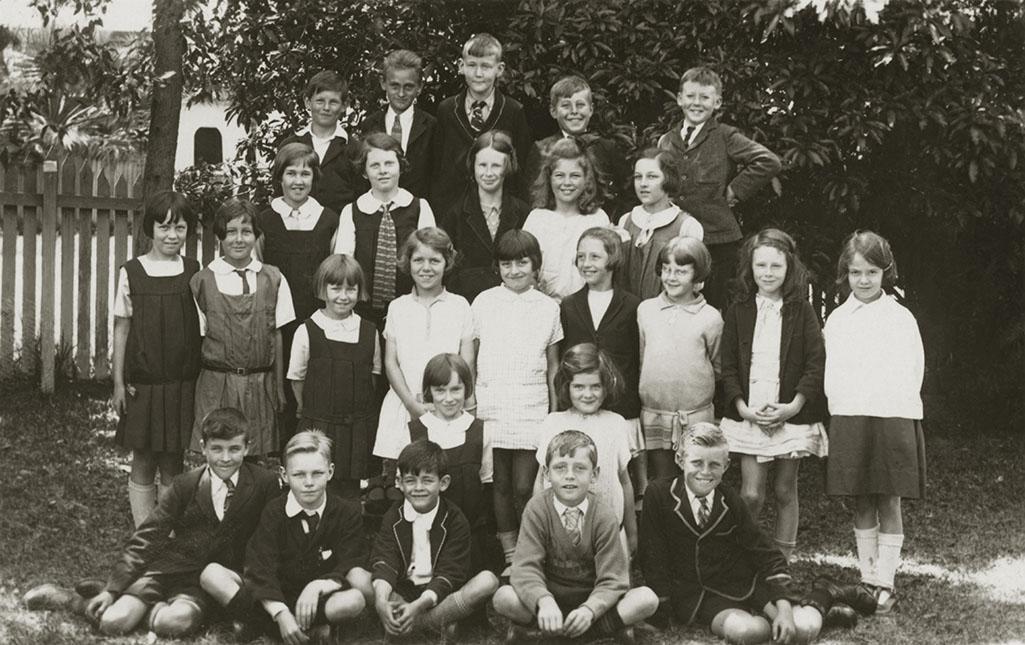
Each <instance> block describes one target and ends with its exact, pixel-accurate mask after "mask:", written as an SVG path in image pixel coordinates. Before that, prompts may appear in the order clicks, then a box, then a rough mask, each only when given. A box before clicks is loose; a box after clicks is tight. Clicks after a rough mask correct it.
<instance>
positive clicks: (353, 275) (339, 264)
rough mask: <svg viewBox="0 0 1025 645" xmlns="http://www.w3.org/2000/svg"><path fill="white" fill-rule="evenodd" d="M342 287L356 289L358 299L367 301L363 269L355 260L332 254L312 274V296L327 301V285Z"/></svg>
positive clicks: (342, 254)
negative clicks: (347, 286)
mask: <svg viewBox="0 0 1025 645" xmlns="http://www.w3.org/2000/svg"><path fill="white" fill-rule="evenodd" d="M329 284H333V285H343V284H347V285H349V286H353V287H357V288H358V289H359V299H360V300H366V299H367V283H366V278H364V276H363V267H361V266H360V265H359V262H357V261H356V258H354V257H352V256H351V255H346V254H344V253H333V254H331V255H329V256H327V257H326V258H324V260H323V261H322V262H321V263H320V266H318V267H317V271H316V273H314V274H313V295H314V296H316V297H317V298H319V299H320V300H326V299H327V285H329Z"/></svg>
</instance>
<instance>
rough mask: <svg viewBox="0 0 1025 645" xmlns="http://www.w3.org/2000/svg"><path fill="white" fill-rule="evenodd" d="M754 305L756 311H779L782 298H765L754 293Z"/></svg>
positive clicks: (781, 305)
mask: <svg viewBox="0 0 1025 645" xmlns="http://www.w3.org/2000/svg"><path fill="white" fill-rule="evenodd" d="M755 306H756V307H757V308H758V311H762V310H765V309H768V310H770V311H777V312H778V311H780V310H781V309H782V308H783V300H782V298H781V299H779V300H773V299H772V298H766V297H765V296H763V295H761V294H757V293H756V294H755Z"/></svg>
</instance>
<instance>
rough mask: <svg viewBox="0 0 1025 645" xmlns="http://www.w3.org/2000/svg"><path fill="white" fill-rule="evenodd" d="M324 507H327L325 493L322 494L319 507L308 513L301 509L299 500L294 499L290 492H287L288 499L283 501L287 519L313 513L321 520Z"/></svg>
mask: <svg viewBox="0 0 1025 645" xmlns="http://www.w3.org/2000/svg"><path fill="white" fill-rule="evenodd" d="M325 506H327V491H325V492H324V501H322V502H321V503H320V506H318V507H317V508H315V509H314V510H313V511H308V510H306V509H305V508H303V507H302V504H300V503H299V500H297V499H296V498H295V495H294V494H293V493H292V491H288V498H287V499H286V500H285V515H287V516H288V517H295V516H296V515H298V514H299V513H306V514H307V515H312V514H313V513H316V514H317V515H319V516H320V517H321V518H323V517H324V507H325Z"/></svg>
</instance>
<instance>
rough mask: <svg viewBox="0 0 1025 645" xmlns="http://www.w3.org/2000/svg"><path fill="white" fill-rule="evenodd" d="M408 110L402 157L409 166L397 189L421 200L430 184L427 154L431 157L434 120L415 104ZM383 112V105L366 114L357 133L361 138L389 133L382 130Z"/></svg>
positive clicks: (428, 157)
mask: <svg viewBox="0 0 1025 645" xmlns="http://www.w3.org/2000/svg"><path fill="white" fill-rule="evenodd" d="M408 109H410V110H413V125H412V127H411V128H410V130H409V137H408V139H407V141H406V150H405V152H404V153H403V156H405V157H406V161H407V162H409V167H408V168H407V169H406V170H405V171H404V172H403V173H402V174H401V175H400V176H399V186H401V187H402V188H405V189H406V190H408V191H409V192H411V193H413V194H414V195H416V196H417V197H425V196H426V195H427V193H428V192H429V190H430V185H431V180H430V175H431V155H432V154H433V150H432V146H433V144H434V127H435V123H437V119H435V118H434V115H432V114H430V113H429V112H426V111H424V110H423V109H421V108H420V107H418V106H416V105H414V106H412V107H410V108H408ZM387 111H388V106H385V107H383V108H381V109H380V110H378V111H376V112H374V113H373V114H370V115H368V116H367V117H366V118H365V119H363V122H362V123H360V126H359V128H360V132H361V133H362V134H363V135H364V136H366V135H368V134H371V133H373V132H384V133H385V134H391V133H390V132H387V131H386V130H385V127H384V115H385V113H386V112H387Z"/></svg>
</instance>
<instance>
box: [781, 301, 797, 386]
mask: <svg viewBox="0 0 1025 645" xmlns="http://www.w3.org/2000/svg"><path fill="white" fill-rule="evenodd" d="M796 304H798V303H794V302H786V303H784V304H783V310H782V314H783V325H782V329H781V330H780V343H779V372H780V374H782V373H783V369H784V367H785V366H786V364H787V354H788V353H789V352H790V341H791V340H793V338H794V327H795V323H796V322H797V321H795V320H794V314H795V313H797V311H798V309H797V307H796V306H795V305H796ZM780 380H782V379H780Z"/></svg>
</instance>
